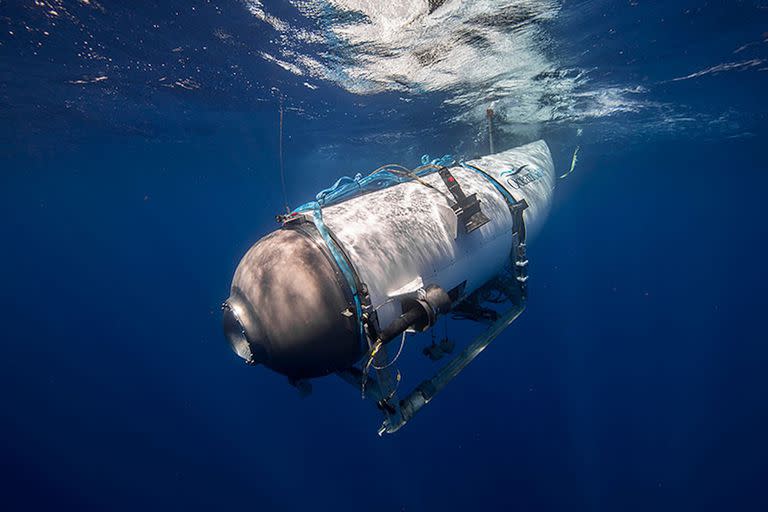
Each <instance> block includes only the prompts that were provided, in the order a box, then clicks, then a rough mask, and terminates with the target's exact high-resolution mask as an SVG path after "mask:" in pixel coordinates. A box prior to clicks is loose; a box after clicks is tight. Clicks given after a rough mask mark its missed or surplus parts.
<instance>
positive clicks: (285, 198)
mask: <svg viewBox="0 0 768 512" xmlns="http://www.w3.org/2000/svg"><path fill="white" fill-rule="evenodd" d="M279 141H280V142H279V148H278V153H279V156H280V183H281V184H282V186H283V201H284V203H285V213H291V209H290V208H289V207H288V192H286V188H285V167H284V165H283V96H282V95H280V138H279Z"/></svg>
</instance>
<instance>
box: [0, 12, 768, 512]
mask: <svg viewBox="0 0 768 512" xmlns="http://www.w3.org/2000/svg"><path fill="white" fill-rule="evenodd" d="M767 41H768V3H766V2H765V1H762V0H752V1H706V2H704V1H698V2H696V1H675V2H646V1H643V0H632V1H622V2H609V1H605V0H587V1H562V2H559V1H554V0H551V1H546V0H515V1H513V0H506V1H502V0H499V1H491V0H488V1H476V2H461V1H459V0H446V1H444V2H441V1H435V0H432V1H429V2H427V1H426V0H421V1H417V0H412V1H407V0H403V1H395V0H392V1H390V2H386V3H385V2H382V3H378V2H364V1H355V0H302V1H299V0H295V1H290V2H289V1H286V2H268V1H266V0H265V1H264V2H261V1H258V0H247V1H240V0H211V1H173V0H168V1H162V2H161V1H156V2H150V1H144V2H114V1H107V0H89V1H87V0H79V1H75V0H71V1H64V0H39V1H31V0H30V1H27V0H24V1H21V0H17V1H11V2H8V1H6V2H0V55H1V56H2V58H0V119H1V120H2V122H1V123H0V148H2V150H1V151H0V166H2V172H1V173H0V180H1V181H0V208H1V209H2V215H0V238H1V239H2V240H3V243H2V251H1V252H0V254H1V256H0V262H2V264H1V265H0V279H1V282H2V288H1V289H2V308H0V311H1V313H0V314H1V315H2V317H1V318H2V320H3V335H2V338H1V339H2V343H1V344H0V346H1V347H2V354H0V389H2V390H3V391H2V398H3V400H2V403H3V407H2V409H0V410H2V420H1V421H0V461H2V467H3V473H4V476H3V478H2V480H0V481H1V482H2V484H0V489H2V503H3V506H2V508H3V509H4V510H99V511H101V510H131V511H134V510H161V509H163V510H168V509H170V510H235V509H249V510H270V511H271V510H276V511H279V510H302V509H307V510H317V511H326V510H327V511H340V510H358V509H361V510H369V511H378V510H381V511H391V510H406V511H413V510H418V511H421V510H488V511H491V510H531V511H539V510H542V511H543V510H566V509H567V510H590V511H595V510H599V511H616V510H637V511H641V510H642V511H646V510H740V511H751V510H754V511H758V510H766V509H768V486H767V485H766V482H767V481H768V440H767V439H766V437H767V435H766V434H767V433H768V398H767V397H768V377H766V368H767V367H768V347H766V344H765V340H766V339H767V337H766V335H765V332H764V331H765V328H764V324H765V322H764V315H765V310H766V306H767V305H768V302H767V301H766V290H767V289H768V270H767V269H766V265H765V262H766V257H767V256H768V251H766V248H767V246H768V242H767V240H768V239H767V238H766V237H767V236H768V228H766V224H765V218H766V216H765V212H764V206H765V199H764V197H765V190H766V189H767V188H768V173H766V166H765V163H764V162H765V149H766V148H765V145H766V135H767V134H768V130H767V129H766V114H767V113H768V104H767V103H766V101H765V99H764V97H765V91H766V90H768V73H767V71H768V42H767ZM281 102H282V105H283V108H284V114H285V117H284V119H285V121H284V127H283V130H284V136H285V140H284V147H285V153H284V158H285V172H286V178H287V195H288V201H289V203H290V204H291V205H294V206H295V205H298V204H299V203H301V202H304V201H306V200H309V199H311V198H312V197H313V195H314V194H315V192H317V191H318V190H320V189H322V188H324V187H326V186H328V185H330V184H331V183H333V181H335V179H336V178H338V177H339V176H342V175H353V174H354V173H356V172H365V171H369V170H372V169H374V168H376V167H378V166H379V165H380V164H383V163H389V162H392V161H396V162H401V163H404V164H406V165H416V164H417V163H418V162H419V159H420V158H421V155H422V154H424V153H429V154H432V155H442V154H444V153H452V154H455V155H457V156H462V157H467V158H471V157H474V156H475V155H479V154H485V153H487V152H488V128H487V124H486V120H485V111H486V109H487V108H489V107H490V108H493V109H494V110H495V112H496V115H495V123H496V125H495V127H494V136H495V143H496V147H497V148H498V149H507V148H511V147H514V146H516V145H518V144H522V143H526V142H530V141H532V140H535V139H538V138H544V139H545V140H546V141H547V142H548V143H549V144H550V147H551V148H552V152H553V157H554V159H555V164H556V167H557V168H558V170H559V171H563V172H564V171H566V170H567V169H568V167H569V165H570V162H571V158H572V155H573V151H574V149H575V147H577V146H578V147H579V148H580V150H579V153H578V156H579V158H578V162H577V164H576V167H575V170H574V172H573V173H571V174H570V175H569V176H567V177H566V178H565V179H562V180H559V182H558V185H557V189H556V191H555V198H554V203H553V208H552V212H551V214H550V216H549V219H548V221H547V223H546V225H545V227H544V230H543V232H542V233H541V235H540V236H539V237H538V238H537V239H536V240H534V241H533V242H532V243H531V245H530V248H529V257H530V261H531V264H530V265H531V267H530V272H531V280H530V288H529V295H530V298H529V306H528V309H527V311H526V312H525V313H524V314H523V316H522V317H521V318H520V319H519V320H518V321H517V322H515V324H513V325H512V327H511V328H510V329H508V331H507V332H505V333H504V335H502V336H501V337H500V338H499V339H497V340H496V341H495V342H494V343H493V344H492V345H491V346H490V347H489V348H488V349H487V350H486V351H485V352H484V353H483V354H482V355H481V356H480V357H479V358H478V359H477V360H476V361H475V362H474V363H473V364H472V365H471V366H470V367H469V368H468V369H467V370H466V371H465V372H464V373H462V375H461V376H460V377H458V378H457V380H456V381H455V382H453V383H451V384H450V386H449V387H448V388H446V390H445V391H444V392H442V393H441V394H440V395H439V396H438V397H437V398H436V399H435V400H434V402H433V403H430V405H429V406H428V407H427V408H425V409H424V411H422V412H421V413H420V414H419V416H417V417H416V418H415V419H414V420H413V422H412V423H410V424H408V425H407V426H406V427H405V428H404V429H403V430H402V431H400V432H398V433H397V434H395V435H392V436H386V437H383V438H379V437H377V436H376V429H377V427H378V425H379V423H380V416H379V414H378V411H376V410H375V408H373V407H372V406H371V404H370V403H368V402H364V401H362V400H360V396H359V393H357V392H356V391H355V390H354V389H352V388H350V387H349V386H348V385H347V384H345V383H344V382H342V381H341V380H339V379H337V378H335V377H328V378H325V379H320V380H317V381H316V382H315V383H314V392H313V394H312V395H311V396H310V397H308V398H304V399H302V398H300V397H299V395H298V393H297V391H296V389H294V388H293V387H291V386H289V385H288V384H287V382H286V379H285V378H283V377H280V376H278V375H276V374H274V373H272V372H269V371H268V370H266V369H265V368H259V367H257V368H251V367H248V366H246V365H244V364H243V363H242V361H241V360H240V359H239V358H237V357H236V356H235V355H234V354H233V353H232V351H231V350H230V348H229V347H228V345H227V343H226V342H225V340H224V337H223V335H222V332H221V325H220V310H219V306H220V304H221V302H222V300H224V299H225V298H226V297H227V295H228V292H229V284H230V281H231V277H232V273H233V271H234V269H235V267H236V265H237V263H238V261H239V259H240V257H241V256H242V255H243V254H244V253H245V251H246V250H247V249H248V247H250V245H251V244H253V243H254V242H255V241H256V240H258V239H259V238H260V237H261V236H263V235H265V234H266V233H268V232H269V231H271V230H273V229H275V228H276V227H277V225H276V224H275V222H274V215H275V214H276V213H280V212H281V209H282V207H283V197H282V192H281V188H280V178H279V164H278V161H279V155H278V138H279V126H278V117H279V109H280V105H281ZM449 328H450V334H451V336H452V337H455V338H456V339H457V340H463V339H465V338H468V337H469V336H470V335H471V333H472V332H473V331H472V330H471V329H470V328H468V327H466V326H465V325H463V324H460V323H456V322H452V323H450V324H449ZM423 341H424V340H421V341H414V342H413V345H412V346H407V347H406V352H407V351H408V350H409V349H410V352H411V354H412V356H413V357H414V358H415V359H418V358H419V356H420V355H419V352H420V350H421V347H422V345H420V343H423ZM418 364H421V363H418ZM418 364H417V363H413V364H412V366H414V367H416V366H418ZM422 366H423V364H422ZM405 377H411V378H415V379H416V381H418V380H419V379H418V377H417V376H411V375H408V374H407V372H406V375H405Z"/></svg>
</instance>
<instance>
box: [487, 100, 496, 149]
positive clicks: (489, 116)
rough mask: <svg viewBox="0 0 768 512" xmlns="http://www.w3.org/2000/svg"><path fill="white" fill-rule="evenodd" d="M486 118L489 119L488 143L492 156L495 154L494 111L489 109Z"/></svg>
mask: <svg viewBox="0 0 768 512" xmlns="http://www.w3.org/2000/svg"><path fill="white" fill-rule="evenodd" d="M485 117H487V118H488V143H489V144H490V146H491V154H494V153H495V151H494V150H493V109H492V108H489V109H488V110H486V111H485Z"/></svg>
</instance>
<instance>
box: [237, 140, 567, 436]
mask: <svg viewBox="0 0 768 512" xmlns="http://www.w3.org/2000/svg"><path fill="white" fill-rule="evenodd" d="M444 164H447V162H437V161H434V162H432V163H429V164H427V165H424V166H422V167H419V168H417V169H415V170H413V171H411V170H407V169H404V168H402V167H400V166H386V167H385V168H382V169H379V170H377V171H375V172H374V173H372V174H371V175H369V176H367V177H364V178H363V177H362V176H359V175H358V176H357V177H355V178H354V179H352V178H346V179H342V180H339V182H337V184H336V185H335V186H334V187H332V188H331V189H328V190H326V191H323V192H322V193H321V194H319V195H318V197H317V200H316V201H313V202H311V203H307V204H306V205H303V206H302V207H299V208H298V209H297V210H296V211H294V212H293V213H292V214H290V215H287V216H283V217H282V219H281V220H282V221H283V226H282V228H281V229H279V230H277V231H275V232H274V233H271V234H269V235H267V236H266V237H264V238H262V239H261V240H259V241H258V242H257V243H256V244H255V245H254V246H253V247H252V248H251V249H250V250H249V251H248V252H247V254H246V255H245V256H244V257H243V259H242V261H241V262H240V264H239V265H238V268H237V270H236V272H235V276H234V279H233V281H232V288H231V294H230V297H229V299H227V301H226V302H225V304H224V306H223V310H224V330H225V333H226V336H227V338H228V340H229V342H230V344H231V345H232V347H233V349H234V350H235V352H237V354H238V355H239V356H240V357H242V358H243V359H245V360H246V361H247V362H249V363H251V364H263V365H264V366H266V367H268V368H271V369H272V370H274V371H276V372H279V373H282V374H284V375H287V376H288V377H289V378H290V379H291V380H293V381H298V380H301V379H307V378H312V377H319V376H322V375H327V374H329V373H333V372H338V373H340V374H342V375H343V376H345V378H346V377H350V378H351V379H352V380H356V379H358V378H359V380H361V381H362V386H363V387H365V382H366V376H367V373H368V371H369V369H370V368H375V369H376V368H380V365H377V364H374V361H379V362H380V363H381V364H384V363H385V362H386V361H384V358H385V357H386V356H385V354H386V350H385V348H384V347H385V345H386V343H388V342H389V341H390V340H391V339H393V338H395V337H397V335H398V334H400V333H402V332H403V331H414V330H426V329H429V328H430V327H431V326H432V325H434V323H435V320H436V318H437V317H438V316H439V315H442V314H445V313H446V312H448V311H451V310H454V311H459V310H460V311H461V313H462V315H464V316H470V317H471V316H472V315H475V316H476V317H479V318H482V317H483V313H482V311H480V313H477V310H475V311H474V312H473V310H472V308H476V307H477V303H478V293H479V292H480V291H481V290H482V289H483V288H484V287H487V286H488V284H489V283H491V282H493V281H494V280H498V279H499V275H500V274H509V276H508V277H509V279H511V281H510V282H511V283H513V285H514V286H513V288H515V290H512V292H515V293H516V295H517V296H518V299H521V300H516V302H518V306H520V307H522V304H523V303H524V297H525V282H526V280H527V265H528V260H527V257H526V242H527V241H528V240H530V237H531V235H532V234H534V233H535V232H536V231H538V229H539V228H540V226H541V224H542V223H543V221H544V218H545V217H546V215H547V212H548V210H549V205H550V201H551V197H552V191H553V189H554V184H555V174H554V166H553V163H552V157H551V155H550V152H549V148H548V147H547V145H546V143H545V142H544V141H538V142H534V143H531V144H527V145H525V146H521V147H519V148H515V149H512V150H508V151H505V152H502V153H497V154H494V155H489V156H487V157H483V158H480V159H477V160H472V161H469V162H463V163H461V164H460V165H444ZM506 288H507V289H511V288H510V287H509V286H507V287H506ZM512 292H510V293H508V294H507V295H511V293H512ZM468 305H469V306H468ZM520 311H522V309H520ZM517 314H519V311H517V312H516V313H515V314H514V315H507V316H506V317H505V318H506V319H507V320H505V322H511V321H512V319H514V318H516V316H517ZM506 325H508V323H507V324H505V325H504V326H502V327H500V326H499V325H496V326H495V327H494V329H493V333H494V334H492V335H488V336H486V338H485V341H484V343H486V344H487V343H488V342H489V341H490V340H491V339H493V338H494V337H495V336H496V335H497V334H498V332H500V330H502V329H503V328H504V327H506ZM481 345H482V344H481ZM481 345H475V348H474V349H472V351H470V352H469V353H467V354H465V355H464V356H463V359H461V360H460V361H458V362H456V363H455V364H454V366H453V367H452V368H451V369H449V371H447V373H445V374H444V375H443V376H442V377H440V379H438V380H436V381H435V382H442V383H443V384H444V382H447V381H448V380H450V378H452V376H454V375H455V373H457V372H458V371H460V369H461V368H462V367H463V366H462V365H465V364H468V362H469V361H471V359H472V358H474V357H475V356H476V355H477V354H478V353H479V352H480V351H481V350H482V349H483V348H484V346H485V345H482V346H481ZM356 363H360V365H359V368H357V369H355V368H353V365H355V364H356ZM377 373H378V380H379V381H380V384H381V387H382V389H383V388H387V389H389V390H390V391H387V392H386V393H380V396H379V399H378V401H379V407H380V408H381V409H382V410H384V411H386V413H387V415H388V422H389V423H388V425H389V427H387V431H393V429H394V430H396V429H397V428H399V426H398V425H401V424H402V423H403V422H404V421H405V420H403V419H402V418H401V417H400V416H401V415H400V412H399V408H400V405H398V403H395V402H396V400H395V399H394V391H391V386H389V385H388V384H386V383H385V382H384V381H385V380H386V377H387V376H386V374H385V372H379V371H378V369H377ZM398 379H399V377H398ZM348 380H350V379H348ZM431 385H432V386H433V388H434V386H435V384H434V383H433V384H431ZM441 385H442V384H441ZM435 389H438V388H435ZM435 389H433V390H432V391H433V392H436V391H435ZM420 396H421V398H419V400H421V401H422V402H424V403H426V401H428V399H426V398H424V397H427V396H431V395H430V394H429V393H427V392H425V393H424V394H422V395H420ZM417 402H418V400H417V401H416V402H413V403H414V404H416V403H417ZM402 404H403V407H404V409H403V410H406V409H408V407H405V405H404V404H405V401H404V402H403V403H402ZM411 405H413V404H411ZM409 407H410V406H409ZM419 407H420V405H418V407H417V406H413V407H411V409H410V410H418V408H419ZM398 418H399V419H398ZM398 422H399V423H398Z"/></svg>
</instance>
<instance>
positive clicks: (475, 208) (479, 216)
mask: <svg viewBox="0 0 768 512" xmlns="http://www.w3.org/2000/svg"><path fill="white" fill-rule="evenodd" d="M440 177H441V178H442V179H443V183H444V184H445V186H446V187H448V191H449V192H450V193H451V195H452V196H453V198H454V199H455V200H456V202H455V203H454V204H452V205H451V209H452V210H453V212H454V213H455V214H456V217H457V218H458V220H459V222H460V223H461V224H463V225H464V232H465V233H471V232H472V231H474V230H476V229H477V228H479V227H481V226H483V225H485V224H487V223H488V222H490V220H491V219H489V218H488V217H487V216H486V215H485V214H484V213H483V212H482V211H481V210H480V200H479V199H478V198H477V194H471V195H469V196H468V195H466V194H465V193H464V191H463V190H462V189H461V185H459V182H458V181H456V178H454V176H453V174H451V171H450V170H449V169H448V168H447V167H443V168H441V169H440Z"/></svg>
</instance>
